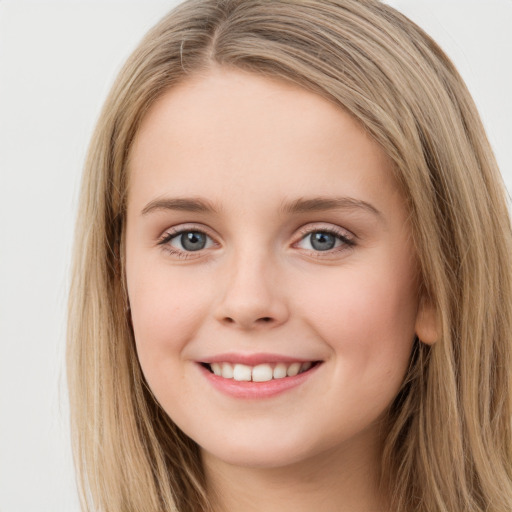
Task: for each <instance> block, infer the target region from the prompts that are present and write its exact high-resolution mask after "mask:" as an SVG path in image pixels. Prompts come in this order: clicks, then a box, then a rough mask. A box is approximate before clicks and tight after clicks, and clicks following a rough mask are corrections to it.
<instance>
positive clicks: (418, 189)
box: [68, 0, 512, 512]
mask: <svg viewBox="0 0 512 512" xmlns="http://www.w3.org/2000/svg"><path fill="white" fill-rule="evenodd" d="M212 65H216V66H229V67H235V68H239V69H244V70H247V71H252V72H254V73H258V74H263V75H266V76H271V77H274V78H280V79H282V80H285V81H287V82H291V83H295V84H296V85H297V86H299V87H303V88H306V89H308V90H310V91H313V92H315V93H317V94H320V95H322V96H324V97H326V98H329V99H330V100H331V101H333V102H335V103H336V104H339V105H340V106H341V107H343V108H344V109H346V110H347V111H348V112H350V113H351V114H352V115H353V116H354V117H355V118H357V119H358V120H359V121H360V122H361V123H362V124H363V125H364V126H365V127H366V130H367V131H368V132H369V133H370V134H371V135H372V136H373V137H374V139H375V140H376V141H377V142H378V143H379V144H380V145H381V146H382V147H383V149H384V150H385V151H386V153H387V154H388V155H389V157H390V158H391V159H392V160H393V162H394V164H395V165H394V167H395V173H396V178H397V180H398V183H399V185H400V187H401V189H402V191H403V194H404V197H405V198H406V201H407V207H408V208H409V211H410V219H411V225H412V228H413V237H414V241H415V244H416V248H417V253H418V259H419V262H420V266H421V276H422V283H421V292H422V300H425V301H429V302H430V303H431V304H432V306H433V307H434V308H435V310H436V311H437V315H438V325H439V339H438V341H437V343H435V344H434V345H433V346H432V347H429V346H427V345H426V344H424V343H422V342H420V341H419V340H416V342H415V348H414V351H413V354H412V358H411V365H410V370H409V372H408V374H407V375H406V377H405V379H404V384H403V387H402V389H401V391H400V393H399V395H398V396H397V397H396V400H395V401H394V403H393V404H392V405H391V407H390V410H389V418H388V420H389V424H388V427H389V428H388V433H387V438H386V443H385V449H384V453H383V460H382V476H383V482H386V485H388V486H389V489H390V491H391V493H392V497H393V510H394V511H396V512H410V511H412V510H414V511H416V512H427V511H428V512H434V511H435V512H462V511H464V512H484V511H486V512H505V511H510V510H512V431H511V418H512V393H511V391H512V386H511V379H512V377H511V375H512V343H511V342H512V264H511V254H512V242H511V230H510V222H509V216H508V211H507V204H506V196H505V192H504V187H503V185H502V182H501V178H500V175H499V171H498V169H497V166H496V162H495V159H494V156H493V153H492V150H491V148H490V146H489V143H488V141H487V138H486V135H485V133H484V129H483V127H482V123H481V121H480V119H479V116H478V113H477V111H476V108H475V106H474V104H473V101H472V100H471V97H470V95H469V93H468V91H467V89H466V87H465V85H464V83H463V81H462V79H461V78H460V76H459V75H458V73H457V71H456V70H455V68H454V66H453V65H452V63H451V62H450V61H449V59H448V58H447V57H446V56H445V54H444V53H443V52H442V51H441V50H440V48H439V47H438V46H437V45H436V43H435V42H433V41H432V39H430V38H429V37H428V36H427V35H426V34H425V33H424V32H423V31H422V30H421V29H420V28H418V27H417V26H416V25H415V24H413V23H412V22H411V21H409V20H408V19H407V18H405V17H404V16H403V15H401V14H400V13H398V12H397V11H395V10H394V9H392V8H391V7H389V6H386V5H384V4H381V3H379V2H378V1H377V0H188V1H186V2H184V3H182V4H181V5H179V6H178V7H177V8H176V9H175V10H174V11H173V12H171V13H170V14H169V15H168V16H166V17H165V18H164V19H163V20H162V21H161V22H160V23H159V24H158V25H157V26H156V27H154V28H153V29H152V30H151V31H150V32H149V33H148V34H147V36H146V37H145V38H144V40H143V41H142V42H141V44H140V46H139V47H138V48H137V49H136V50H135V52H134V53H133V54H132V56H131V57H130V58H129V60H128V62H127V63H126V65H125V67H124V68H123V70H122V71H121V73H120V75H119V77H118V79H117V81H116V83H115V84H114V87H113V88H112V91H111V93H110V95H109V97H108V99H107V101H106V103H105V106H104V108H103V111H102V113H101V117H100V119H99V122H98V125H97V128H96V131H95V134H94V137H93V140H92V142H91V145H90V149H89V154H88V158H87V162H86V166H85V172H84V176H83V184H82V194H81V199H80V207H79V215H78V222H77V230H76V240H75V259H74V270H73V280H72V287H71V293H70V301H69V334H68V381H69V391H70V400H71V414H72V432H73V439H74V453H75V461H76V466H77V470H78V475H79V482H80V489H81V498H82V505H83V509H84V510H94V511H102V512H107V511H108V512H119V511H129V510H136V511H137V512H155V511H157V510H158V511H179V512H198V511H206V510H208V509H209V504H208V496H207V494H206V492H205V482H204V477H203V473H202V469H201V461H200V457H199V451H198V447H197V446H196V445H195V443H194V442H192V441H191V440H190V439H188V438H187V437H186V436H185V435H184V434H183V433H182V432H181V431H179V429H178V428H177V427H176V426H175V425H174V424H173V422H172V420H171V419H170V418H169V417H168V416H167V415H166V414H165V412H164V411H163V410H162V409H161V408H160V406H159V405H158V403H157V402H156V401H155V399H154V398H153V396H152V394H151V392H150V390H149V389H148V388H147V385H146V384H145V382H144V378H143V376H142V373H141V370H140V367H139V364H138V361H137V355H136V352H135V348H134V340H133V332H132V329H131V325H130V315H129V311H128V306H127V301H126V293H125V289H124V267H123V256H124V254H123V253H124V246H123V239H124V228H125V209H126V192H127V162H128V159H129V155H130V147H131V144H132V141H133V140H134V137H135V135H136V133H137V129H138V126H139V125H140V122H141V119H142V118H143V116H144V114H145V113H146V112H147V110H148V109H149V107H150V106H151V105H152V104H153V102H154V101H155V99H156V98H158V97H159V96H160V95H161V94H162V93H163V92H164V91H166V90H168V89H169V88H170V87H173V85H175V84H176V83H178V82H181V81H184V80H186V78H187V76H190V75H192V74H194V73H197V72H200V71H201V70H205V69H207V68H208V67H210V66H212Z"/></svg>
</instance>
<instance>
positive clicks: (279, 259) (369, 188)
mask: <svg viewBox="0 0 512 512" xmlns="http://www.w3.org/2000/svg"><path fill="white" fill-rule="evenodd" d="M126 229H127V231H126V273H127V284H128V293H129V300H130V305H131V313H132V322H133V329H134V334H135V340H136V346H137V351H138V356H139V359H140V363H141V366H142V370H143V372H144V375H145V378H146V379H147V382H148V384H149V386H150V387H151V389H152V391H153V393H154V395H155V396H156V398H157V400H158V401H159V402H160V404H161V405H162V407H163V408H164V409H165V411H166V412H167V413H168V414H169V416H170V417H171V418H172V419H173V420H174V422H175V423H176V424H177V425H178V426H179V427H180V428H181V429H182V430H183V431H184V432H185V433H186V434H188V435H189V436H190V437H191V438H192V439H194V440H195V441H196V442H197V443H198V444H199V445H200V447H201V448H202V450H203V454H205V455H207V456H208V457H210V458H211V459H216V460H222V461H226V462H228V463H230V464H236V465H245V466H254V467H277V466H284V465H287V464H293V463H297V462H299V461H301V460H307V459H309V458H311V457H314V456H318V455H319V454H322V453H328V452H332V451H333V450H344V449H348V448H349V447H350V446H351V444H353V443H354V442H355V440H356V439H358V438H361V436H366V438H367V437H368V436H370V437H375V436H377V431H378V426H379V425H378V421H379V419H380V418H382V416H383V414H384V412H385V411H386V408H387V407H388V406H389V404H390V403H391V401H392V400H393V398H394V397H395V395H396V393H397V392H398V390H399V388H400V385H401V382H402V380H403V377H404V374H405V372H406V369H407V366H408V361H409V358H410V353H411V348H412V343H413V339H414V336H415V331H417V329H418V322H419V321H420V320H419V318H420V317H421V315H420V313H421V312H419V310H418V297H417V295H418V284H417V271H416V261H415V255H414V250H413V246H412V241H411V233H410V228H409V226H408V223H407V212H406V209H405V206H404V201H403V198H402V197H401V194H400V193H399V192H398V190H397V186H396V183H395V181H394V178H393V176H392V168H391V163H390V161H389V160H388V158H387V157H386V155H385V154H384V153H383V151H382V150H381V149H380V148H379V146H378V145H377V144H376V143H375V142H374V141H373V140H372V139H371V138H370V137H369V136H368V134H367V133H365V131H364V129H363V128H362V127H361V126H360V125H359V124H358V123H357V122H356V121H355V120H354V119H353V118H352V117H351V116H349V115H348V114H347V113H345V112H344V111H343V110H342V109H340V108H339V107H337V106H335V105H334V104H331V103H330V102H328V101H327V100H325V99H323V98H321V97H319V96H317V95H315V94H313V93H311V92H308V91H305V90H302V89H300V88H295V87H294V86H291V85H288V84H285V83H282V82H278V81H273V80H270V79H268V78H264V77H261V76H258V75H254V74H249V73H244V72H240V71H227V70H222V69H214V70H212V71H209V72H208V73H207V74H206V75H202V76H197V77H195V78H193V79H190V80H189V81H187V82H185V83H183V84H181V85H180V86H177V87H175V88H173V89H172V90H170V91H169V92H167V93H166V94H164V95H163V96H162V97H161V98H160V99H159V100H158V101H157V102H156V103H155V104H154V105H153V107H152V109H151V110H150V111H149V113H148V114H147V115H146V117H145V119H144V121H143V123H142V126H141V128H140V131H139V133H138V135H137V138H136V141H135V143H134V146H133V150H132V154H131V160H130V184H129V195H128V213H127V228H126Z"/></svg>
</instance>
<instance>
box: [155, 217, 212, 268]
mask: <svg viewBox="0 0 512 512" xmlns="http://www.w3.org/2000/svg"><path fill="white" fill-rule="evenodd" d="M187 232H197V233H203V234H204V235H206V236H207V237H208V238H209V239H210V240H212V241H213V244H212V245H211V246H210V247H205V248H203V249H198V250H197V251H187V250H182V249H179V248H177V247H174V246H172V245H171V244H170V243H169V242H171V240H173V239H175V238H176V237H178V236H179V235H181V234H183V233H187ZM156 244H157V246H160V247H161V248H162V249H163V250H164V251H166V252H168V253H170V254H171V255H173V256H177V257H179V258H181V259H188V258H194V257H200V256H203V255H204V252H205V251H207V250H208V249H211V248H212V247H213V246H219V245H220V244H219V243H218V242H217V240H216V236H215V235H213V234H212V233H211V230H210V229H209V228H207V227H206V226H204V225H200V224H193V223H185V224H179V225H177V226H172V227H170V228H167V229H166V230H165V231H164V232H163V233H162V234H161V235H160V236H159V237H158V240H157V243H156Z"/></svg>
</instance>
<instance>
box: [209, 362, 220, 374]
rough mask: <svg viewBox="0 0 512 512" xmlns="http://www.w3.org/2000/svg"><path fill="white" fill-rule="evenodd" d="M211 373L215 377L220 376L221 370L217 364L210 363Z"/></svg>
mask: <svg viewBox="0 0 512 512" xmlns="http://www.w3.org/2000/svg"><path fill="white" fill-rule="evenodd" d="M210 366H211V368H212V372H213V373H215V375H222V368H221V366H220V364H219V363H212V364H211V365H210Z"/></svg>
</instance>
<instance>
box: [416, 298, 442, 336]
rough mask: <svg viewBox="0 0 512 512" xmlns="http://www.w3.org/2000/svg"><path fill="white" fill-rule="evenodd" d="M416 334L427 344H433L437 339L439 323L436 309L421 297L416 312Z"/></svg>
mask: <svg viewBox="0 0 512 512" xmlns="http://www.w3.org/2000/svg"><path fill="white" fill-rule="evenodd" d="M415 331H416V336H418V339H419V340H420V341H422V342H423V343H426V344H427V345H433V344H434V343H435V342H436V341H437V340H438V339H439V332H440V329H439V325H438V318H437V311H436V308H435V307H434V305H433V304H432V303H431V302H430V301H429V300H427V299H425V298H421V300H420V304H419V306H418V313H417V314H416V324H415Z"/></svg>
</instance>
